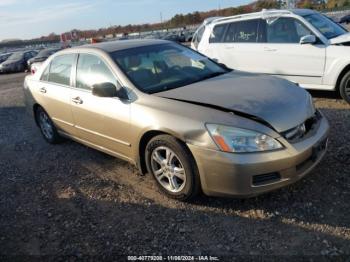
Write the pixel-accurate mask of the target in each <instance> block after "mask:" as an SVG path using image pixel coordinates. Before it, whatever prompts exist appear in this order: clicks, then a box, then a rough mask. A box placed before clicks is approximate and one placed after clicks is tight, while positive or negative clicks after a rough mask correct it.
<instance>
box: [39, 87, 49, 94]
mask: <svg viewBox="0 0 350 262" xmlns="http://www.w3.org/2000/svg"><path fill="white" fill-rule="evenodd" d="M39 91H40V92H41V93H44V94H45V93H46V92H47V90H46V88H45V87H42V88H40V89H39Z"/></svg>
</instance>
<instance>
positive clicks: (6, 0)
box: [0, 0, 252, 41]
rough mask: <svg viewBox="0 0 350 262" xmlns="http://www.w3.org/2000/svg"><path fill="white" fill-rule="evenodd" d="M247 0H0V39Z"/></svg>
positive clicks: (120, 22)
mask: <svg viewBox="0 0 350 262" xmlns="http://www.w3.org/2000/svg"><path fill="white" fill-rule="evenodd" d="M249 2H252V1H251V0H95V1H92V0H70V1H69V0H0V41H1V40H4V39H9V38H21V39H28V38H34V37H39V36H42V35H48V34H50V33H51V32H55V33H58V34H59V33H62V32H65V31H69V30H71V29H98V28H100V27H108V26H110V25H125V24H137V23H152V22H158V21H160V13H162V15H163V19H164V20H166V19H170V18H171V17H172V16H173V15H175V14H177V13H184V14H185V13H189V12H193V11H206V10H211V9H217V8H218V7H219V6H220V7H221V8H224V7H230V6H238V5H242V4H246V3H249Z"/></svg>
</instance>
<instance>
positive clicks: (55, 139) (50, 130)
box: [35, 107, 62, 144]
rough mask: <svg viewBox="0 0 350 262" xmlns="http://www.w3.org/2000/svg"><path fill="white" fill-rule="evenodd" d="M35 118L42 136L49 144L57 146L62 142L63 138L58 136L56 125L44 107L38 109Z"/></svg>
mask: <svg viewBox="0 0 350 262" xmlns="http://www.w3.org/2000/svg"><path fill="white" fill-rule="evenodd" d="M35 117H36V121H37V123H38V126H39V128H40V131H41V134H42V135H43V137H44V138H45V140H46V141H47V142H48V143H50V144H57V143H60V142H61V141H62V137H61V136H60V135H59V134H58V132H57V129H56V127H55V125H54V123H53V122H52V120H51V118H50V117H49V115H48V114H47V113H46V112H45V110H44V109H43V108H42V107H38V108H37V109H36V111H35Z"/></svg>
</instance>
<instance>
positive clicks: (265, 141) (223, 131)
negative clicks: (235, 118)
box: [206, 124, 283, 153]
mask: <svg viewBox="0 0 350 262" xmlns="http://www.w3.org/2000/svg"><path fill="white" fill-rule="evenodd" d="M206 126H207V129H208V131H209V133H210V135H211V137H212V138H213V140H214V141H215V143H216V145H217V146H218V147H219V148H220V149H221V150H222V151H225V152H236V153H247V152H262V151H270V150H276V149H280V148H283V146H282V145H281V144H280V143H279V142H278V141H277V140H276V139H274V138H272V137H270V136H268V135H265V134H262V133H259V132H256V131H252V130H247V129H242V128H236V127H230V126H224V125H215V124H207V125H206Z"/></svg>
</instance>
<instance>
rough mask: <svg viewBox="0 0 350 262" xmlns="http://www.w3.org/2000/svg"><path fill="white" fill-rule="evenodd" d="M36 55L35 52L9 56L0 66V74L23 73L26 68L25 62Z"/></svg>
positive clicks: (22, 52) (23, 52)
mask: <svg viewBox="0 0 350 262" xmlns="http://www.w3.org/2000/svg"><path fill="white" fill-rule="evenodd" d="M35 55H37V52H36V51H18V52H14V53H13V54H11V55H10V56H9V57H8V58H7V59H6V60H5V61H4V62H2V63H1V64H0V73H14V72H23V71H25V70H26V69H27V68H28V67H27V61H28V60H29V59H31V58H32V57H34V56H35Z"/></svg>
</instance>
